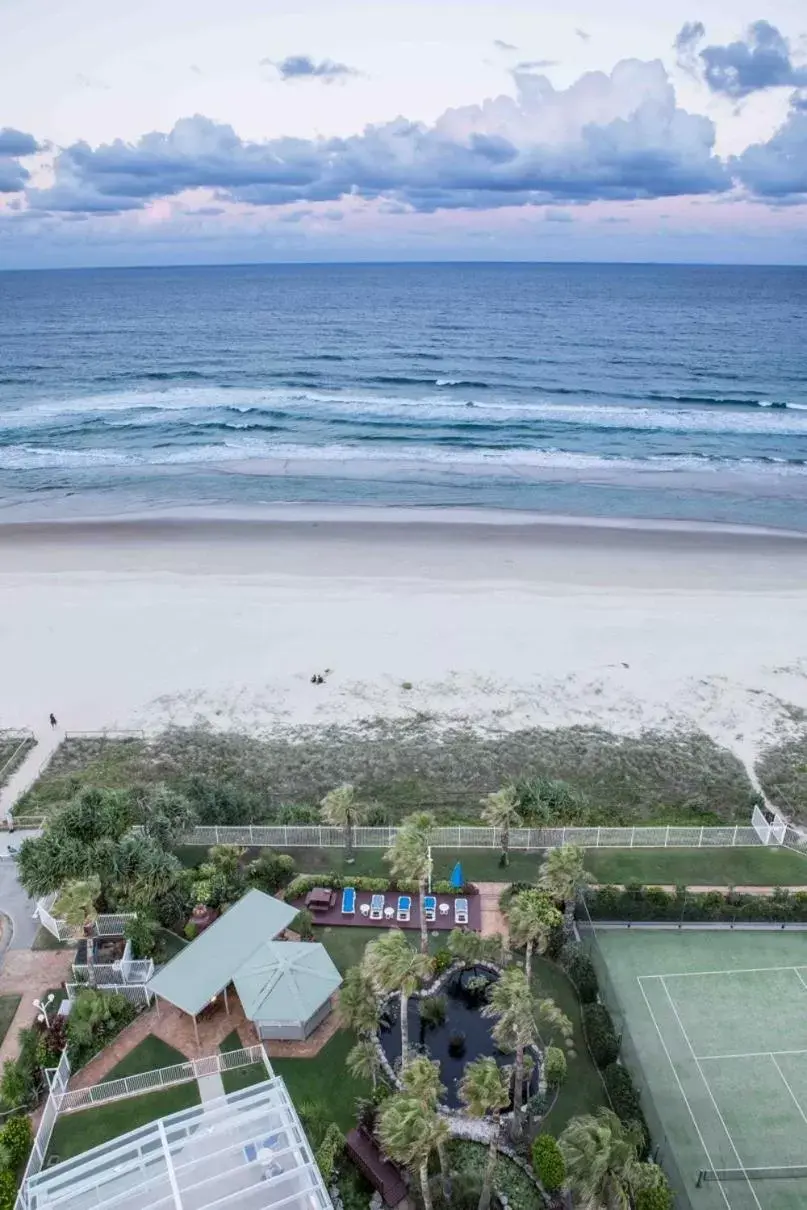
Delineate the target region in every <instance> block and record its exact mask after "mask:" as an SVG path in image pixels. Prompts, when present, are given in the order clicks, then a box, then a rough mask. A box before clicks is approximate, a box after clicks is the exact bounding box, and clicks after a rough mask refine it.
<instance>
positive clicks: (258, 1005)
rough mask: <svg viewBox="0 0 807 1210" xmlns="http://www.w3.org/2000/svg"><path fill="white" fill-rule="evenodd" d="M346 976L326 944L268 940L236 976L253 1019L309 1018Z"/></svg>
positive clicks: (241, 997) (284, 1019)
mask: <svg viewBox="0 0 807 1210" xmlns="http://www.w3.org/2000/svg"><path fill="white" fill-rule="evenodd" d="M341 982H342V977H341V975H340V974H339V971H338V970H337V969H336V967H335V966H334V964H333V962H332V961H331V959H330V956H329V954H328V951H327V950H326V949H325V946H324V945H319V944H316V945H312V944H311V943H310V942H306V941H266V942H264V944H263V945H262V946H261V947H260V949H258V950H256V951H255V953H254V954H253V955H252V957H251V958H248V959H247V961H246V962H245V963H244V965H243V966H242V967H241V969H240V971H239V972H238V974H237V975H236V976H235V987H236V991H237V992H238V996H239V999H240V1001H241V1005H242V1007H243V1009H244V1013H245V1015H246V1016H247V1017H248V1018H249V1020H250V1021H272V1022H273V1023H278V1024H279V1023H281V1022H282V1023H286V1022H291V1023H296V1022H299V1021H307V1020H308V1019H309V1017H312V1016H313V1015H314V1013H315V1012H316V1011H317V1009H318V1008H321V1007H322V1005H323V1004H324V1003H325V1001H326V1000H329V999H330V997H331V996H332V995H333V993H334V992H335V991H336V989H337V987H338V986H339V984H340V983H341Z"/></svg>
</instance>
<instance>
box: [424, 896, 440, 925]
mask: <svg viewBox="0 0 807 1210" xmlns="http://www.w3.org/2000/svg"><path fill="white" fill-rule="evenodd" d="M423 914H424V916H425V917H426V923H427V924H431V922H432V921H433V920H436V919H437V896H436V895H424V896H423Z"/></svg>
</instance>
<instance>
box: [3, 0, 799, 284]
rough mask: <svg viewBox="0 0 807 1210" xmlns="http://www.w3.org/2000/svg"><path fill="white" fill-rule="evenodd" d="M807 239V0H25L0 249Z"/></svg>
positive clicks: (541, 248) (655, 248)
mask: <svg viewBox="0 0 807 1210" xmlns="http://www.w3.org/2000/svg"><path fill="white" fill-rule="evenodd" d="M366 260H371V261H372V260H381V261H390V260H427V261H434V260H462V261H469V260H538V261H547V260H549V261H553V260H555V261H570V260H577V261H625V262H631V261H670V262H716V263H757V264H760V263H762V264H794V263H795V264H805V263H807V7H805V5H804V3H803V0H798V2H796V0H733V3H732V4H731V5H729V4H726V3H725V0H684V2H683V3H682V2H681V0H669V2H668V3H667V4H665V5H654V4H648V3H647V0H609V3H608V4H607V5H605V4H603V3H602V0H569V3H568V4H567V5H561V6H559V5H555V4H553V5H551V6H550V5H549V4H547V3H543V2H542V0H495V2H494V0H428V2H426V0H373V2H372V3H371V2H370V0H364V2H363V3H359V2H357V0H339V3H336V0H295V2H294V3H293V4H292V3H289V2H288V0H227V3H222V0H159V3H158V2H157V0H138V3H137V4H125V3H123V0H70V3H69V4H66V3H65V2H64V0H2V4H0V269H3V268H10V269H13V268H46V267H79V266H105V265H159V264H223V263H229V262H247V261H257V262H262V261H267V262H271V261H284V262H285V261H308V262H311V261H325V262H328V261H366Z"/></svg>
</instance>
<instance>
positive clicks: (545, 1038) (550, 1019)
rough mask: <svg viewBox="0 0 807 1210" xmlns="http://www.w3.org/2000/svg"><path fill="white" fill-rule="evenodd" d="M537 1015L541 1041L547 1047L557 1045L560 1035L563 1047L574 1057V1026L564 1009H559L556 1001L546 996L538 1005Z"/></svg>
mask: <svg viewBox="0 0 807 1210" xmlns="http://www.w3.org/2000/svg"><path fill="white" fill-rule="evenodd" d="M535 1008H536V1015H537V1018H538V1025H539V1029H540V1034H541V1041H542V1042H544V1043H545V1044H546V1045H547V1046H554V1045H555V1037H556V1035H557V1034H560V1040H561V1041H562V1042H563V1045H564V1046H565V1047H566V1049H567V1050H568V1051H569V1052H570V1054H571V1055H572V1057H574V1026H573V1025H572V1021H571V1017H567V1016H566V1013H565V1012H564V1011H563V1009H562V1008H558V1006H557V1004H556V1003H555V1001H554V1000H551V999H550V998H549V996H545V997H544V998H543V999H542V1000H538V1002H537V1003H536V1006H535Z"/></svg>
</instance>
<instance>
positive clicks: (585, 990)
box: [558, 941, 600, 1004]
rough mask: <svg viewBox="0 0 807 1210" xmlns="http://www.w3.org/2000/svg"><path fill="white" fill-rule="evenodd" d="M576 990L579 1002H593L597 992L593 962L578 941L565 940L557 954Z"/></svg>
mask: <svg viewBox="0 0 807 1210" xmlns="http://www.w3.org/2000/svg"><path fill="white" fill-rule="evenodd" d="M558 961H559V963H560V965H561V967H562V968H563V970H565V971H566V974H567V975H568V976H569V978H570V979H571V981H572V983H573V984H574V986H575V990H576V991H577V998H578V1000H579V1001H580V1003H581V1004H593V1003H594V1001H595V1000H596V999H597V996H598V994H599V990H600V987H599V983H598V981H597V972H596V971H595V969H594V964H593V962H592V961H591V959H590V958H589V956H588V954H587V953H586V952H585V951H584V949H583V947H582V945H581V944H580V942H579V941H567V942H566V944H565V945H564V946H563V948H562V950H561V951H560V954H559V956H558Z"/></svg>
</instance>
